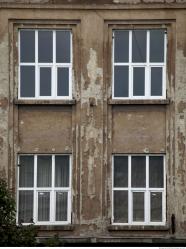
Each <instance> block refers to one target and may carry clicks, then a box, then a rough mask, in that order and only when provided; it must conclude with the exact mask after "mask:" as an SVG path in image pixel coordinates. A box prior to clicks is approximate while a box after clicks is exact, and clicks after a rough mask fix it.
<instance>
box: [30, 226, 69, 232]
mask: <svg viewBox="0 0 186 249" xmlns="http://www.w3.org/2000/svg"><path fill="white" fill-rule="evenodd" d="M35 227H36V228H38V230H39V231H73V230H74V225H35Z"/></svg>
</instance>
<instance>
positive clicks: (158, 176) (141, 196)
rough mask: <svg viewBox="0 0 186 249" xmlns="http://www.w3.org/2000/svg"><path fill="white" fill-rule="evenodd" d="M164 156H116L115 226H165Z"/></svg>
mask: <svg viewBox="0 0 186 249" xmlns="http://www.w3.org/2000/svg"><path fill="white" fill-rule="evenodd" d="M164 160H165V158H164V156H163V155H148V156H146V155H129V156H128V155H115V156H113V181H112V182H113V188H112V199H113V207H112V223H113V224H118V225H165V167H164V165H165V163H164Z"/></svg>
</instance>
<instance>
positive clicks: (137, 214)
mask: <svg viewBox="0 0 186 249" xmlns="http://www.w3.org/2000/svg"><path fill="white" fill-rule="evenodd" d="M133 221H144V193H143V192H134V193H133Z"/></svg>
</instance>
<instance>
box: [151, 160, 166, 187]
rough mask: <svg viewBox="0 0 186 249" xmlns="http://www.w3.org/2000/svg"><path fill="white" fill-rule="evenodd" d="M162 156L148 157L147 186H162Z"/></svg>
mask: <svg viewBox="0 0 186 249" xmlns="http://www.w3.org/2000/svg"><path fill="white" fill-rule="evenodd" d="M163 178H164V172H163V156H150V157H149V187H150V188H163Z"/></svg>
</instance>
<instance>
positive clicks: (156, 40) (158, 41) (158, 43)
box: [150, 30, 165, 62]
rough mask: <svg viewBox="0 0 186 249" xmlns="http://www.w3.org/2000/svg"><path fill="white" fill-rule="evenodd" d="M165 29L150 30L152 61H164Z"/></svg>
mask: <svg viewBox="0 0 186 249" xmlns="http://www.w3.org/2000/svg"><path fill="white" fill-rule="evenodd" d="M164 35H165V30H150V62H164Z"/></svg>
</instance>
